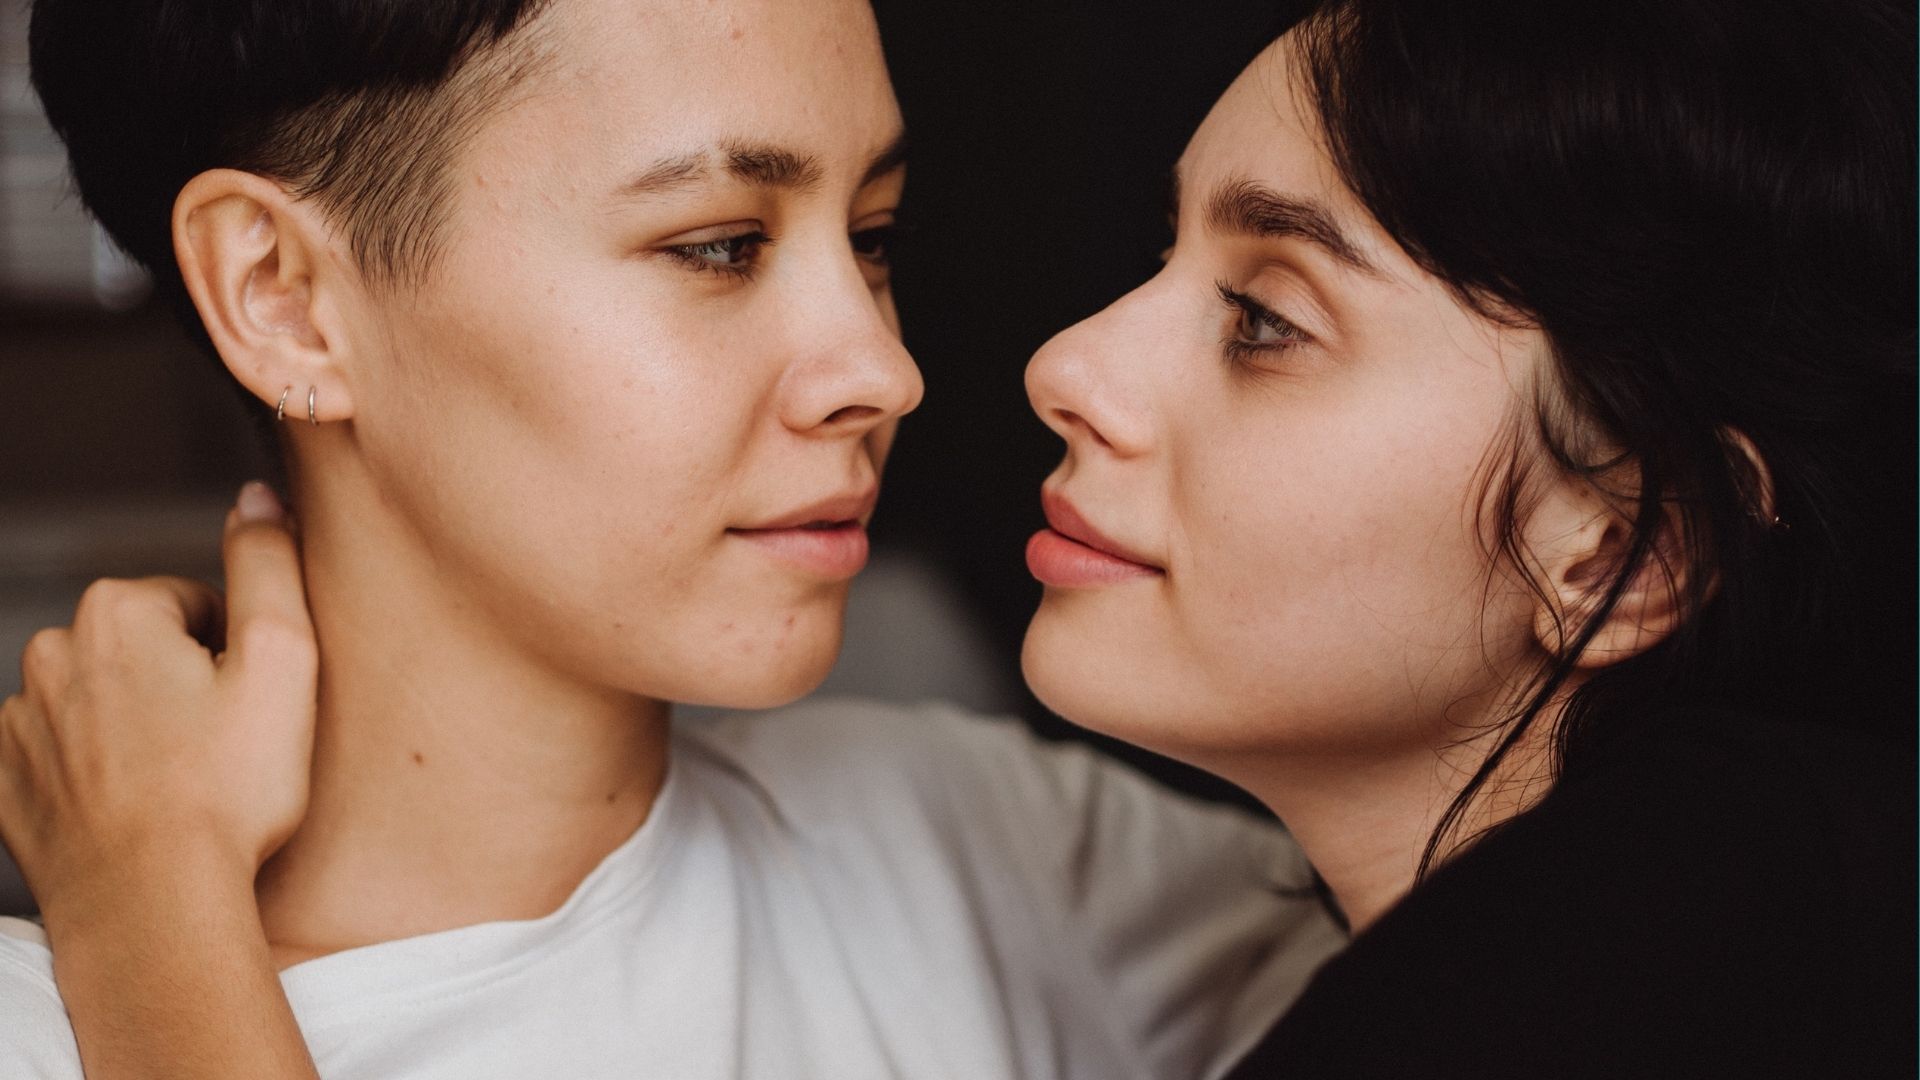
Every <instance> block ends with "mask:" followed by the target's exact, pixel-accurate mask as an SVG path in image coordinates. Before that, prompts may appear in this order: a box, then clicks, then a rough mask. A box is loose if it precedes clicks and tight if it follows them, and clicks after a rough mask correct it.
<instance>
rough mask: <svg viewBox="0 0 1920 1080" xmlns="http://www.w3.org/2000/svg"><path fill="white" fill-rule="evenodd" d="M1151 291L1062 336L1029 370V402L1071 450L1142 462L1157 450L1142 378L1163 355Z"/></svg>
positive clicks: (1136, 292)
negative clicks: (1154, 331) (1156, 356)
mask: <svg viewBox="0 0 1920 1080" xmlns="http://www.w3.org/2000/svg"><path fill="white" fill-rule="evenodd" d="M1146 289H1147V286H1142V287H1141V288H1139V289H1136V290H1134V291H1133V292H1132V293H1129V294H1128V295H1126V296H1123V297H1121V298H1120V299H1119V300H1116V301H1114V303H1112V304H1111V305H1109V306H1108V307H1107V308H1106V310H1104V311H1102V312H1100V313H1099V314H1097V315H1094V316H1093V317H1091V318H1088V319H1084V320H1082V321H1081V322H1078V323H1076V324H1074V325H1073V326H1070V327H1068V328H1067V329H1065V330H1062V331H1061V332H1060V333H1058V334H1056V335H1054V337H1053V340H1051V341H1049V342H1047V343H1046V344H1045V345H1042V346H1041V347H1040V351H1039V352H1037V353H1035V354H1034V355H1033V360H1032V361H1031V362H1030V363H1028V364H1027V400H1028V401H1029V402H1030V403H1031V404H1032V405H1033V411H1034V412H1035V413H1037V414H1038V415H1039V417H1040V420H1041V422H1042V423H1044V424H1046V425H1047V426H1048V427H1049V428H1052V429H1053V431H1054V433H1055V434H1057V435H1059V436H1060V437H1061V438H1063V439H1065V440H1067V447H1068V449H1069V450H1083V449H1093V448H1098V449H1100V450H1102V451H1104V452H1106V453H1111V454H1115V455H1117V456H1120V457H1135V456H1138V455H1140V454H1144V453H1146V452H1147V450H1148V449H1149V447H1150V445H1151V442H1152V425H1151V415H1150V410H1149V407H1148V406H1149V403H1150V393H1149V388H1148V387H1147V386H1145V385H1143V380H1142V379H1141V378H1139V377H1138V374H1139V372H1140V370H1141V368H1142V364H1143V362H1147V361H1150V360H1151V356H1152V354H1153V352H1154V350H1155V348H1156V346H1155V344H1154V337H1155V335H1153V334H1152V333H1151V325H1152V323H1151V319H1150V318H1148V317H1147V316H1149V315H1150V310H1149V308H1148V305H1147V303H1146V297H1145V295H1144V294H1145V292H1146Z"/></svg>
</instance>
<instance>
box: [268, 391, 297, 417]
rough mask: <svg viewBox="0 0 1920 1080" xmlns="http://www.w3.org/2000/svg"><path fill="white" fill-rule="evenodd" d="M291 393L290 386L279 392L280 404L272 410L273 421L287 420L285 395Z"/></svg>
mask: <svg viewBox="0 0 1920 1080" xmlns="http://www.w3.org/2000/svg"><path fill="white" fill-rule="evenodd" d="M291 393H293V387H291V386H289V387H287V388H286V389H285V390H282V391H280V404H279V405H277V406H275V407H274V410H273V418H274V419H275V420H285V419H286V418H287V395H288V394H291Z"/></svg>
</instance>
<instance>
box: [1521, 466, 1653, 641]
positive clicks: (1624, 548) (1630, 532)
mask: <svg viewBox="0 0 1920 1080" xmlns="http://www.w3.org/2000/svg"><path fill="white" fill-rule="evenodd" d="M1554 501H1555V502H1556V503H1558V504H1559V505H1556V506H1554V507H1553V508H1551V509H1550V508H1548V507H1546V506H1543V507H1541V508H1539V510H1538V511H1537V512H1536V519H1539V518H1541V517H1545V518H1547V519H1549V520H1548V521H1546V522H1543V523H1542V524H1544V525H1545V526H1546V527H1545V528H1544V529H1543V530H1538V531H1536V530H1532V529H1530V530H1529V531H1533V532H1535V533H1536V536H1535V539H1533V540H1531V541H1530V545H1531V546H1532V547H1533V549H1534V550H1535V551H1536V553H1537V554H1538V557H1539V572H1540V574H1541V576H1542V580H1540V581H1539V584H1540V585H1541V588H1540V589H1539V590H1538V595H1537V596H1536V605H1535V612H1534V637H1535V639H1536V640H1537V641H1538V642H1539V643H1540V645H1541V647H1542V648H1544V649H1545V650H1547V651H1548V652H1549V653H1550V654H1552V655H1555V656H1560V655H1564V654H1565V653H1566V652H1567V651H1568V650H1569V649H1571V648H1573V647H1574V646H1575V645H1576V644H1578V643H1579V641H1580V638H1581V637H1582V635H1583V634H1584V633H1586V631H1587V630H1588V629H1589V624H1590V623H1592V622H1593V620H1594V619H1595V618H1596V617H1598V618H1599V624H1598V625H1597V626H1594V627H1592V634H1591V636H1590V637H1589V638H1588V639H1587V641H1586V643H1585V645H1584V646H1583V647H1581V649H1580V652H1579V655H1578V656H1577V657H1575V658H1574V664H1575V666H1576V667H1579V668H1583V669H1588V670H1593V669H1598V668H1604V667H1608V666H1611V665H1613V664H1617V663H1620V662H1621V661H1623V660H1629V659H1632V658H1633V657H1635V656H1638V655H1640V654H1641V653H1644V652H1646V651H1647V650H1649V649H1651V648H1653V647H1654V646H1656V645H1658V644H1660V643H1661V642H1662V641H1665V640H1666V639H1667V638H1668V637H1669V636H1670V635H1672V633H1673V632H1674V631H1675V630H1677V629H1679V626H1680V623H1681V621H1682V619H1683V618H1684V616H1685V603H1684V601H1683V597H1684V595H1685V590H1686V588H1687V575H1688V567H1687V566H1686V554H1685V552H1686V545H1685V544H1684V543H1683V542H1682V537H1681V530H1682V529H1683V528H1684V526H1683V523H1682V522H1681V520H1680V516H1679V514H1678V512H1677V511H1675V510H1673V509H1671V508H1670V509H1669V510H1668V511H1667V512H1666V513H1664V514H1663V515H1662V518H1661V521H1660V522H1659V523H1658V525H1656V526H1655V528H1656V532H1655V534H1654V535H1653V537H1652V538H1651V539H1650V541H1649V542H1647V544H1646V550H1645V551H1644V553H1643V557H1642V558H1640V560H1639V562H1638V565H1637V566H1635V567H1634V568H1633V569H1632V571H1631V573H1630V574H1629V575H1628V577H1627V579H1626V580H1625V582H1624V583H1621V582H1620V581H1619V578H1620V575H1621V574H1622V573H1623V572H1625V570H1626V568H1627V565H1628V563H1629V561H1630V560H1631V559H1632V557H1633V548H1634V545H1635V540H1634V525H1633V521H1632V519H1631V517H1630V516H1629V515H1630V514H1631V513H1632V508H1631V506H1628V507H1620V506H1616V505H1613V504H1612V502H1611V501H1610V500H1608V499H1606V498H1604V497H1602V496H1600V495H1599V494H1598V493H1595V492H1592V491H1591V490H1589V491H1587V492H1585V493H1584V494H1582V495H1570V496H1568V497H1565V498H1562V499H1557V500H1554ZM1541 532H1544V533H1545V535H1541ZM1616 587H1617V588H1618V589H1619V595H1618V598H1617V599H1616V600H1615V602H1614V603H1613V605H1612V607H1611V608H1608V609H1607V610H1606V612H1605V614H1604V615H1599V612H1600V611H1601V609H1602V608H1603V607H1604V606H1605V603H1606V598H1607V596H1608V594H1609V593H1610V592H1612V591H1613V590H1614V589H1615V588H1616Z"/></svg>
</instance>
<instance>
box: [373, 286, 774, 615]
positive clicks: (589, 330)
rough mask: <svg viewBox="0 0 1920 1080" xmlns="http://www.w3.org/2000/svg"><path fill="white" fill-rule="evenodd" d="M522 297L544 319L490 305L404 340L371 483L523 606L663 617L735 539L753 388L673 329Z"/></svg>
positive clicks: (627, 315)
mask: <svg viewBox="0 0 1920 1080" xmlns="http://www.w3.org/2000/svg"><path fill="white" fill-rule="evenodd" d="M519 295H534V296H540V297H541V298H542V300H543V301H544V302H542V303H535V304H529V303H525V302H524V301H516V299H515V294H514V293H513V291H512V290H502V289H480V288H476V289H473V290H472V291H471V292H469V293H467V294H465V295H463V296H460V297H456V298H454V299H455V300H457V301H459V302H443V303H441V304H439V305H435V306H431V307H429V306H424V305H423V306H422V309H421V310H419V311H418V312H416V313H412V314H410V315H409V316H408V317H407V318H406V319H405V320H404V321H402V322H399V323H397V324H396V326H395V333H394V334H393V341H394V350H393V351H394V357H393V363H392V364H391V368H392V371H391V373H390V374H389V377H387V378H385V379H383V380H382V381H381V385H380V386H379V393H378V396H377V400H374V401H372V402H369V404H368V407H367V408H366V410H364V411H365V414H366V416H365V420H364V422H363V423H362V424H361V425H359V426H360V428H361V429H362V442H363V444H364V445H365V447H366V451H367V457H368V460H369V463H370V467H372V468H374V469H375V470H376V471H377V472H378V473H379V476H378V481H379V483H380V485H381V487H382V488H383V489H384V490H386V491H388V492H389V493H391V494H392V495H393V497H395V498H396V499H397V500H399V501H403V502H406V503H409V504H411V505H410V507H409V514H408V516H409V517H411V518H412V519H414V520H415V521H416V522H420V523H422V527H423V528H425V529H428V530H431V531H432V532H433V533H436V534H438V535H437V536H435V537H433V539H434V540H435V541H436V546H438V547H440V548H441V549H443V550H447V551H449V552H458V553H459V557H458V560H459V561H461V562H464V563H466V564H467V566H468V568H469V569H470V570H471V571H472V572H473V573H474V574H476V575H479V576H482V577H484V578H486V579H487V580H488V581H490V582H493V583H496V584H499V585H500V586H501V588H503V589H507V590H510V591H512V592H514V593H516V594H520V595H521V596H522V598H523V599H524V598H525V597H526V595H538V596H539V597H540V598H541V602H542V603H545V604H548V605H551V606H553V607H555V608H556V609H559V608H564V609H569V610H571V611H572V612H573V613H574V614H576V615H577V614H580V613H581V612H583V611H586V610H593V609H597V608H599V607H602V606H609V607H610V606H614V605H619V606H634V607H637V606H639V605H642V604H657V603H659V602H661V600H662V597H663V596H665V595H666V592H667V590H671V589H674V588H678V587H682V586H684V585H685V584H686V582H687V581H688V580H689V579H690V578H691V577H693V576H694V575H695V574H696V571H697V564H698V562H699V559H700V557H701V555H702V553H703V552H704V551H705V550H706V549H708V548H710V547H711V545H712V544H713V543H714V542H716V541H717V538H718V536H719V533H720V530H721V528H722V527H723V525H724V522H722V521H721V520H720V518H721V516H722V515H723V512H724V508H725V506H724V500H725V498H726V497H727V495H728V493H729V492H730V490H731V489H732V487H733V486H734V484H733V482H734V479H735V477H736V474H737V473H738V472H739V470H740V468H741V467H742V462H743V460H744V456H745V454H746V453H747V449H748V444H749V436H750V433H751V431H752V430H754V428H753V425H754V423H755V421H756V417H757V416H758V415H759V405H758V398H759V395H758V393H757V391H756V389H755V387H754V386H753V385H751V384H750V382H749V381H748V379H747V375H748V374H750V373H746V372H744V371H743V370H742V369H743V365H738V364H735V365H731V366H728V367H721V366H720V365H716V364H715V362H714V357H715V356H716V355H717V353H718V350H717V349H714V348H708V347H705V346H704V344H703V342H702V341H701V340H699V337H698V335H697V333H695V332H694V330H693V328H689V327H684V326H676V325H674V324H673V323H672V322H671V321H670V320H667V319H647V318H645V317H644V315H645V314H646V313H645V312H643V311H616V310H612V309H610V308H609V307H608V306H607V305H605V304H598V303H592V302H584V303H583V302H577V301H579V300H581V299H582V298H580V297H579V296H578V294H574V295H573V296H571V297H570V296H568V295H567V294H565V293H564V292H562V293H561V294H559V295H555V294H550V293H544V292H543V291H542V290H540V289H539V288H538V287H533V286H529V287H528V288H526V289H524V290H520V291H519ZM569 301H576V302H569ZM642 327H644V329H641V328H642Z"/></svg>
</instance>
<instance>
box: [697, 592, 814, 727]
mask: <svg viewBox="0 0 1920 1080" xmlns="http://www.w3.org/2000/svg"><path fill="white" fill-rule="evenodd" d="M831 607H832V610H831V611H830V612H824V611H818V610H811V608H812V605H809V608H808V609H802V610H799V611H794V612H792V613H791V614H789V615H780V616H778V617H776V618H772V619H769V620H766V622H765V625H764V626H761V627H758V628H756V630H755V632H752V633H750V634H746V635H740V636H736V637H732V638H730V639H728V640H723V641H718V642H714V643H712V647H711V649H709V650H703V651H705V652H706V653H707V656H709V657H711V658H714V659H715V660H716V661H717V664H718V666H717V667H714V668H710V669H708V670H706V671H704V672H703V673H701V674H700V675H699V676H698V677H697V678H696V679H693V680H690V683H689V685H685V686H683V687H681V688H680V691H679V692H678V693H674V694H671V695H661V696H667V697H670V698H671V699H672V700H674V701H678V702H681V703H683V704H687V705H705V706H711V707H714V708H720V709H773V708H778V707H780V706H782V705H788V704H791V703H793V702H795V701H798V700H799V699H801V698H803V697H805V696H807V695H808V694H810V693H812V692H813V691H814V690H816V689H818V688H819V686H820V684H821V683H822V682H824V681H826V678H827V673H828V672H830V671H832V670H833V664H834V661H835V660H837V659H839V656H840V640H841V635H842V630H843V627H842V625H841V621H842V618H843V616H844V614H845V612H844V607H843V605H839V604H836V605H831ZM689 673H691V672H689Z"/></svg>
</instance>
